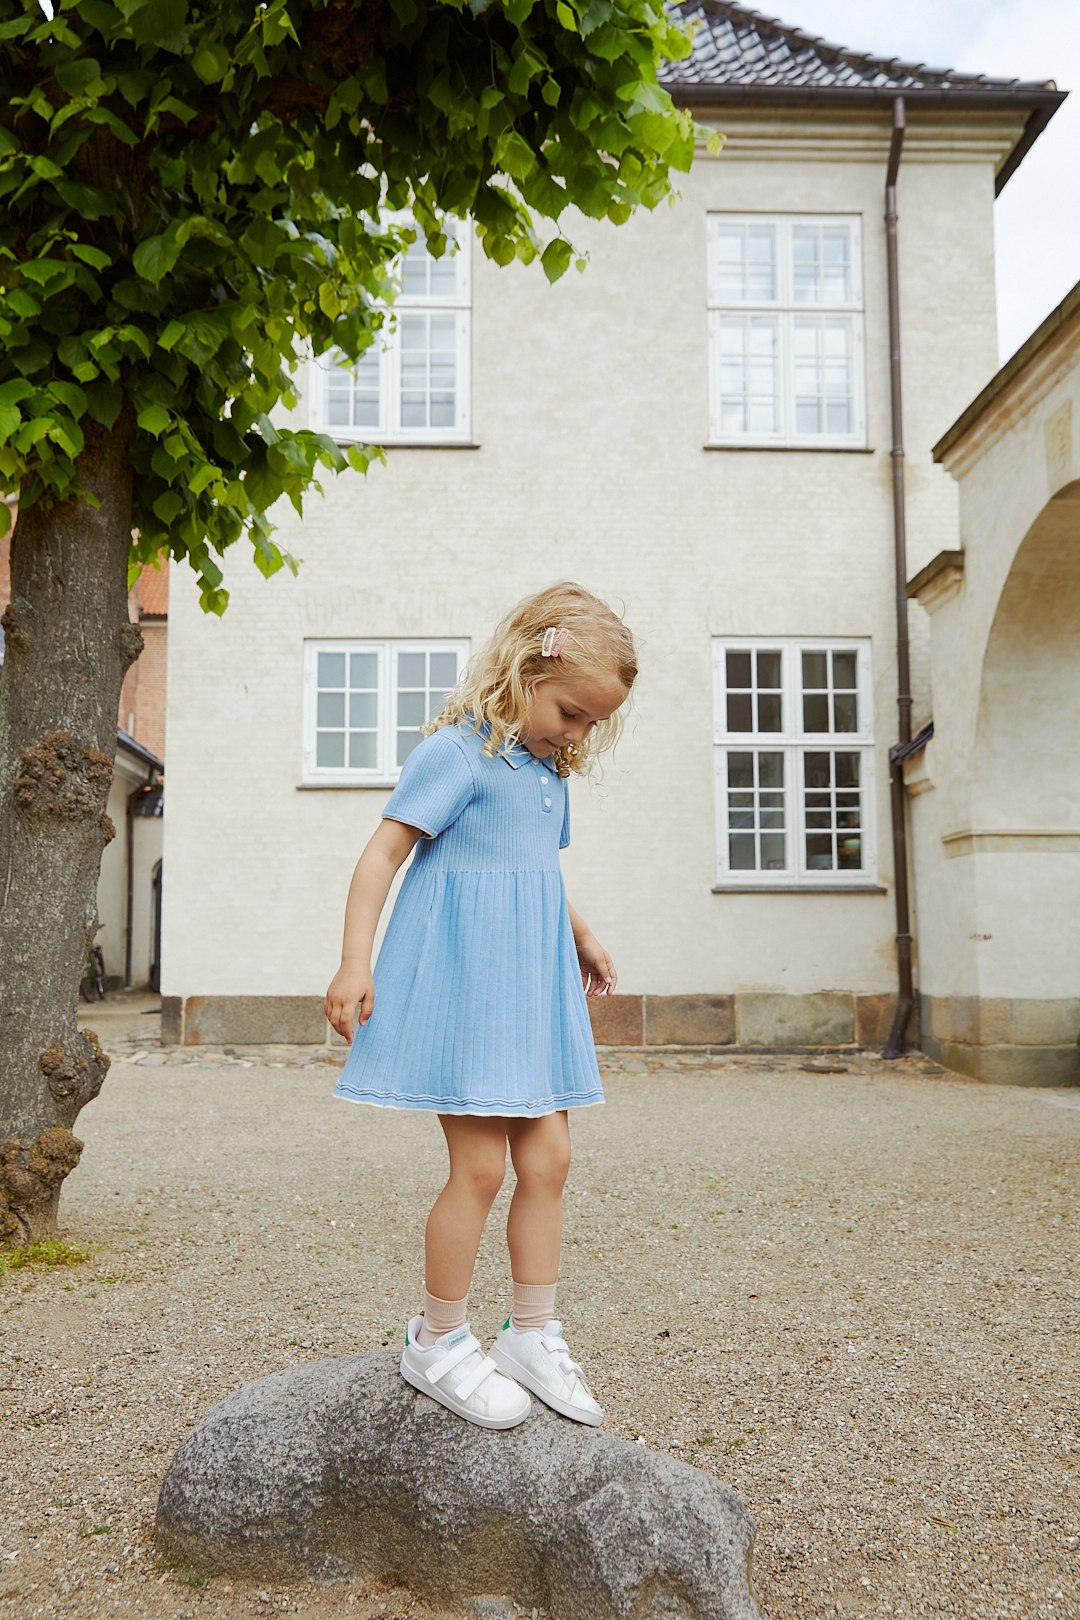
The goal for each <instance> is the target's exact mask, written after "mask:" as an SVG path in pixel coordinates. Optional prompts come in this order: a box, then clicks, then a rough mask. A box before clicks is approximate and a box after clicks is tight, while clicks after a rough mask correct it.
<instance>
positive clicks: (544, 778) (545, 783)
mask: <svg viewBox="0 0 1080 1620" xmlns="http://www.w3.org/2000/svg"><path fill="white" fill-rule="evenodd" d="M540 781H541V783H542V784H543V786H544V787H547V785H548V779H547V777H546V776H542V777H541V778H540Z"/></svg>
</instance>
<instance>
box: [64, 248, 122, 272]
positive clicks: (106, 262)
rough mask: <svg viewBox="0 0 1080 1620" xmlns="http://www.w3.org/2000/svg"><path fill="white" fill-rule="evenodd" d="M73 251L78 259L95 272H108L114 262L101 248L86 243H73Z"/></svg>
mask: <svg viewBox="0 0 1080 1620" xmlns="http://www.w3.org/2000/svg"><path fill="white" fill-rule="evenodd" d="M71 251H72V253H73V254H74V255H75V257H76V258H77V259H81V260H82V262H83V263H84V264H88V265H90V266H91V268H92V269H94V270H107V269H108V268H109V266H110V264H112V260H111V259H110V258H109V255H108V254H107V253H103V252H102V250H101V249H100V248H96V247H90V246H89V245H88V244H87V243H86V242H72V244H71Z"/></svg>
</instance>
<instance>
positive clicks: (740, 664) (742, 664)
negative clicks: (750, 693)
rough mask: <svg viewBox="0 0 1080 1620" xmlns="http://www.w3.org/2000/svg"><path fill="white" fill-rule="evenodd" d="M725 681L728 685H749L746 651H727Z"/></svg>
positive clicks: (748, 658)
mask: <svg viewBox="0 0 1080 1620" xmlns="http://www.w3.org/2000/svg"><path fill="white" fill-rule="evenodd" d="M726 662H727V683H728V685H729V686H744V687H749V686H750V685H751V680H750V654H749V653H748V652H729V653H728V654H727V655H726Z"/></svg>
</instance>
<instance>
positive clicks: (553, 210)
mask: <svg viewBox="0 0 1080 1620" xmlns="http://www.w3.org/2000/svg"><path fill="white" fill-rule="evenodd" d="M688 49H689V40H688V38H687V36H686V35H685V34H683V33H682V32H680V31H679V30H678V29H677V28H676V27H675V26H673V25H672V23H671V22H670V21H669V20H668V18H667V17H666V16H665V14H664V11H663V8H662V3H661V0H655V3H654V0H467V3H466V0H263V3H261V4H259V5H255V6H253V5H252V4H251V3H250V0H58V3H56V4H55V9H54V10H53V13H52V15H51V16H47V15H46V14H45V12H44V11H43V9H42V4H41V0H0V486H2V487H4V488H7V489H17V490H18V491H19V493H20V500H21V502H22V504H23V506H24V507H27V506H30V505H32V504H34V503H36V502H43V503H55V502H58V501H66V500H68V499H70V498H72V497H85V494H86V492H85V490H84V488H83V483H82V478H83V476H85V470H86V468H87V466H88V465H91V464H92V463H93V460H94V458H95V454H99V453H100V446H101V444H102V441H103V437H104V436H105V435H107V434H110V433H122V434H123V435H124V436H125V443H126V444H127V447H128V449H127V454H128V458H129V461H130V465H131V468H132V471H133V508H132V513H131V523H132V526H133V528H134V529H135V531H136V539H135V542H134V550H133V566H135V565H137V564H138V563H139V562H141V561H146V560H149V559H151V558H153V557H155V556H156V555H157V554H158V552H160V551H161V550H162V549H164V550H166V551H167V552H169V553H170V554H171V555H172V556H173V557H175V558H177V559H186V560H187V561H188V562H190V563H191V565H192V566H193V567H194V568H195V570H196V572H197V575H198V579H199V584H200V588H201V598H202V602H203V605H204V607H206V608H207V609H210V610H212V611H214V612H218V613H220V612H222V611H223V610H224V608H225V604H226V602H227V600H228V596H227V592H226V591H225V590H224V589H223V588H222V584H221V580H222V574H221V569H220V567H219V566H218V562H217V560H216V559H217V558H218V557H220V556H221V555H222V553H223V552H224V551H225V549H226V547H228V546H229V545H231V544H232V543H233V542H234V541H235V540H236V539H237V538H238V537H239V536H240V535H242V534H243V533H245V532H246V533H247V534H248V535H249V536H250V538H251V541H252V543H253V545H254V553H255V561H256V563H257V565H258V567H259V568H260V569H261V571H262V572H263V573H264V574H266V575H270V574H272V573H274V572H275V571H276V570H277V569H278V568H280V567H281V566H282V563H283V562H285V563H288V564H289V566H290V567H292V568H293V569H294V571H295V566H296V565H295V562H294V560H293V559H292V558H290V557H288V556H287V555H286V554H283V553H282V552H281V551H280V550H279V549H278V547H277V546H276V545H275V543H274V541H273V539H272V537H271V536H272V528H271V525H270V523H269V522H268V519H267V516H266V514H267V510H268V508H269V507H270V506H271V505H272V504H273V502H274V501H275V500H277V499H278V498H279V497H280V496H283V495H284V496H288V497H289V499H290V500H291V501H292V502H293V504H294V506H295V507H296V508H297V510H298V511H299V510H300V509H301V502H302V497H303V493H304V491H305V489H307V488H308V487H310V486H311V485H312V484H313V483H314V482H315V480H316V477H317V474H318V470H319V468H320V466H322V467H327V468H330V469H333V470H340V469H341V468H343V467H345V466H347V465H352V466H354V467H357V468H359V469H361V470H363V469H365V468H366V467H367V465H368V464H369V461H370V459H371V457H372V456H373V455H377V454H379V453H380V452H378V451H375V450H372V449H370V448H366V449H365V448H363V447H359V446H353V447H350V448H349V449H347V450H344V451H343V450H342V449H340V448H339V447H338V446H337V445H336V444H335V443H334V442H333V441H332V440H331V439H330V438H328V437H326V436H324V435H321V434H318V433H313V432H310V431H306V430H294V429H291V428H285V427H280V426H275V425H274V424H273V423H272V422H271V420H270V415H271V412H272V411H273V410H274V408H275V406H277V405H280V404H283V405H285V406H290V405H293V404H295V402H296V394H295V389H294V386H293V382H292V372H293V370H294V368H295V365H296V357H297V354H298V353H299V352H300V351H301V350H302V349H304V348H306V349H307V350H309V351H310V352H312V353H314V354H315V355H320V354H325V353H326V352H327V351H328V350H330V349H332V348H333V349H339V350H341V351H342V353H343V354H344V355H346V356H347V357H348V358H349V359H350V360H355V359H356V358H357V357H358V356H359V355H360V354H361V353H362V351H363V350H364V349H365V348H366V347H367V346H368V345H369V344H370V343H371V342H372V341H374V339H375V337H376V334H377V332H378V329H379V326H380V325H381V323H382V320H383V319H384V311H385V307H386V304H387V302H388V301H389V300H390V299H391V298H392V295H393V289H394V277H393V263H394V260H395V259H396V258H397V257H398V255H399V254H400V253H401V251H402V249H403V248H404V246H406V245H407V243H408V242H409V241H410V240H412V233H411V232H410V230H409V229H408V228H407V227H405V226H403V225H402V224H400V223H394V222H393V215H394V211H396V210H403V209H408V210H410V211H411V214H412V217H413V218H414V219H415V221H416V222H417V225H418V227H419V228H420V229H421V230H422V231H423V232H424V235H425V237H426V241H427V245H428V248H429V250H430V251H431V252H432V253H434V254H436V255H439V254H441V253H442V252H443V251H444V250H445V248H446V237H445V233H444V230H443V228H442V221H443V219H444V217H445V216H446V215H448V214H449V215H460V216H469V217H471V219H472V220H473V222H474V227H475V233H476V237H477V240H478V241H479V243H480V245H481V246H482V248H483V250H484V252H485V253H486V254H487V255H488V256H489V257H490V258H492V259H494V260H495V261H496V262H497V263H499V264H507V263H509V262H510V261H511V260H513V259H515V258H517V259H522V260H524V261H526V262H528V261H530V260H532V259H533V258H534V257H537V256H539V257H540V259H541V264H542V267H543V269H544V271H545V273H546V274H547V276H548V277H549V278H550V279H551V280H555V279H556V278H557V277H559V276H560V275H562V274H563V273H564V272H565V270H566V269H567V267H568V266H569V264H570V262H571V260H572V259H574V258H575V257H576V256H575V253H574V249H573V246H572V244H571V243H570V241H569V240H568V239H567V238H566V236H565V235H563V234H561V233H557V234H555V235H554V236H553V238H552V239H551V240H550V241H548V242H547V244H546V245H544V243H543V242H542V240H541V237H540V235H539V233H538V230H537V220H538V219H540V220H547V221H554V222H556V224H557V222H558V220H559V218H560V216H561V215H562V213H563V211H564V209H566V208H567V207H569V206H571V205H572V206H573V207H575V208H577V209H579V210H581V211H582V212H583V213H584V214H586V215H588V216H590V217H593V218H597V219H599V218H607V219H609V220H612V221H613V222H615V223H616V224H618V223H621V222H622V221H623V220H625V219H626V218H627V217H628V216H629V215H630V213H631V211H632V210H633V209H635V208H637V207H639V206H644V207H646V208H653V207H655V206H656V205H657V203H658V202H660V201H661V199H663V198H664V197H666V196H668V195H669V193H670V190H671V181H670V171H671V170H672V169H674V170H682V171H685V170H686V169H688V168H689V166H690V163H691V159H692V157H693V152H694V142H695V138H702V137H704V136H706V135H707V133H708V132H706V131H704V130H701V129H699V128H698V126H696V125H695V124H694V122H693V120H692V118H691V116H690V115H689V114H688V113H686V112H684V111H679V110H676V109H675V108H674V107H673V106H672V103H671V101H670V98H669V97H668V95H667V94H666V92H665V91H664V90H662V89H661V88H660V86H659V85H658V83H657V76H656V68H657V63H658V62H659V61H661V60H662V59H663V58H670V59H673V58H677V57H680V56H683V55H685V54H686V52H687V51H688ZM710 142H711V145H712V149H713V150H715V149H717V144H718V139H717V137H710ZM578 262H579V268H584V263H583V261H580V260H579V261H578ZM0 510H2V508H0ZM0 521H2V519H0Z"/></svg>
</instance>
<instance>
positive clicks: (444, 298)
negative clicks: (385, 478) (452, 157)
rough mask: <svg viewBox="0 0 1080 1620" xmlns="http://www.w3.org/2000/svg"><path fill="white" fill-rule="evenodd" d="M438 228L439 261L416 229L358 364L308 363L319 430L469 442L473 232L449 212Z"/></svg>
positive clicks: (331, 359)
mask: <svg viewBox="0 0 1080 1620" xmlns="http://www.w3.org/2000/svg"><path fill="white" fill-rule="evenodd" d="M405 223H408V221H405ZM444 230H445V233H446V236H447V240H448V245H447V250H446V252H445V253H444V254H443V256H442V258H441V259H435V258H433V257H432V255H431V254H430V253H429V252H428V250H427V245H426V243H425V241H424V235H423V232H422V231H420V230H419V229H418V230H417V237H416V240H415V241H414V242H413V243H412V244H411V246H410V247H409V249H408V251H407V252H406V253H404V254H402V257H401V260H400V268H399V275H398V278H397V280H398V287H399V291H398V293H397V296H396V297H395V299H394V302H393V305H392V306H391V308H390V310H389V312H388V314H387V317H386V324H385V325H384V326H383V328H382V330H381V331H380V332H379V334H378V335H377V336H376V338H375V341H374V343H373V344H372V345H371V347H370V348H369V349H367V350H366V351H365V353H364V354H363V355H362V356H361V358H360V361H359V363H358V364H357V365H355V366H350V365H349V364H348V362H347V361H345V360H344V359H342V358H341V357H340V356H336V355H334V354H333V353H331V354H327V355H323V356H321V357H320V358H319V359H318V360H313V361H312V365H311V380H312V389H311V393H312V420H313V423H314V425H316V426H317V427H319V428H320V429H321V431H322V432H324V433H330V434H332V435H333V436H334V438H336V439H340V440H346V439H356V440H360V441H361V442H363V443H365V444H394V443H398V444H400V443H408V444H460V443H464V442H467V441H468V439H469V435H470V433H471V410H470V393H471V388H470V369H471V368H470V359H471V347H472V292H471V274H470V255H471V245H472V237H471V232H470V231H469V228H468V226H467V225H466V224H465V222H463V221H462V220H457V219H447V220H446V221H445V222H444Z"/></svg>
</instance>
